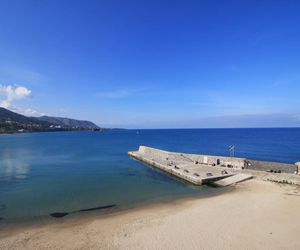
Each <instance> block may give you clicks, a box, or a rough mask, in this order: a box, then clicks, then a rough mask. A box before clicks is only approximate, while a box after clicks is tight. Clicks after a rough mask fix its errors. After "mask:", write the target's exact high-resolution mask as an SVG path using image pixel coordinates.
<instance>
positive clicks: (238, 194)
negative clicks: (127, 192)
mask: <svg viewBox="0 0 300 250" xmlns="http://www.w3.org/2000/svg"><path fill="white" fill-rule="evenodd" d="M299 208H300V190H299V187H297V186H292V185H280V184H276V183H271V182H264V181H260V180H251V181H247V182H243V183H239V184H237V185H236V186H235V188H234V189H232V190H231V191H228V192H226V193H223V194H222V195H217V196H212V197H206V198H200V199H189V200H184V201H177V202H172V203H166V204H156V205H152V206H147V207H143V208H139V209H132V210H128V211H124V212H117V213H114V214H110V215H102V216H94V217H86V218H81V219H75V218H73V219H68V220H59V219H58V220H57V222H55V223H49V224H44V225H39V226H32V227H24V228H18V229H17V230H16V229H9V230H1V231H0V248H1V249H300V241H299V240H298V236H299V229H300V216H299Z"/></svg>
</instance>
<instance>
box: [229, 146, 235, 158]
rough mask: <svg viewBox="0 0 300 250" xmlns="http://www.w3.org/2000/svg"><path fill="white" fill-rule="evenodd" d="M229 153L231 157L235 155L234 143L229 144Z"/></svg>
mask: <svg viewBox="0 0 300 250" xmlns="http://www.w3.org/2000/svg"><path fill="white" fill-rule="evenodd" d="M229 154H230V157H234V145H230V146H229Z"/></svg>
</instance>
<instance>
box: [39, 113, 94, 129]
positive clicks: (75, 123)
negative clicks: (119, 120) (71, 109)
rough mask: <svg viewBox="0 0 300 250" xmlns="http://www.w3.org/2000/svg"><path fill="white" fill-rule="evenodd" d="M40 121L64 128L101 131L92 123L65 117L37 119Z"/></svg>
mask: <svg viewBox="0 0 300 250" xmlns="http://www.w3.org/2000/svg"><path fill="white" fill-rule="evenodd" d="M35 119H38V120H39V121H43V122H48V123H51V124H52V125H56V126H63V127H80V128H86V129H99V127H98V126H97V125H96V124H95V123H92V122H90V121H81V120H75V119H70V118H64V117H52V116H40V117H35Z"/></svg>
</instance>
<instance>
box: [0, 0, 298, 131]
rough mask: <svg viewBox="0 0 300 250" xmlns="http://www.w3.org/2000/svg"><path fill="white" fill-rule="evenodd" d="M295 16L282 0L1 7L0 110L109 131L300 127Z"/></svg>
mask: <svg viewBox="0 0 300 250" xmlns="http://www.w3.org/2000/svg"><path fill="white" fill-rule="evenodd" d="M63 2H64V3H63ZM299 13H300V1H289V0H283V1H275V0H274V1H263V0H259V1H246V0H245V1H244V0H240V1H223V0H220V1H211V0H209V1H208V0H207V1H200V0H198V1H188V0H183V1H176V0H172V1H171V0H169V1H164V0H157V1H154V0H153V1H146V0H142V1H141V0H136V1H126V0H120V1H109V0H107V1H104V0H103V1H100V0H98V1H91V0H89V1H56V0H49V1H45V0H41V1H38V0H35V1H31V0H26V1H23V0H20V1H15V0H7V1H5V0H2V1H0V101H1V102H0V104H1V105H2V106H3V107H7V108H10V109H11V110H16V111H18V112H20V113H25V114H30V113H32V114H33V115H38V114H48V115H55V116H67V117H73V118H78V119H88V120H92V121H94V122H95V123H97V124H98V125H100V126H108V127H125V128H178V127H194V128H195V127H273V126H275V127H276V126H280V127H281V126H300V97H299V96H300V14H299Z"/></svg>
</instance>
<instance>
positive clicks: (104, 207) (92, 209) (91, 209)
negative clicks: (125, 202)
mask: <svg viewBox="0 0 300 250" xmlns="http://www.w3.org/2000/svg"><path fill="white" fill-rule="evenodd" d="M115 206H117V205H116V204H112V205H107V206H102V207H92V208H86V209H81V210H79V211H78V212H87V211H94V210H99V209H106V208H111V207H115Z"/></svg>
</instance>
